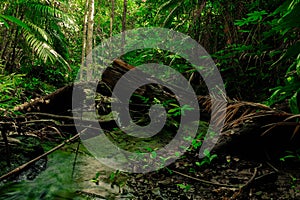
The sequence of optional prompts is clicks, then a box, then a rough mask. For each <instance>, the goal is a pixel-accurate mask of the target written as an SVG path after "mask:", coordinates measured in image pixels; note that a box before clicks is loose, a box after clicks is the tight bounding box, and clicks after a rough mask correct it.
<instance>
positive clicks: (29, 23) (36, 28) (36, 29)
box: [26, 21, 52, 44]
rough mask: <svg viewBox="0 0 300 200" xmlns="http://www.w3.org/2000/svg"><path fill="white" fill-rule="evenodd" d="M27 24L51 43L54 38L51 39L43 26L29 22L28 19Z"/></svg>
mask: <svg viewBox="0 0 300 200" xmlns="http://www.w3.org/2000/svg"><path fill="white" fill-rule="evenodd" d="M26 24H27V25H28V26H30V28H31V29H32V30H34V31H35V32H37V33H38V35H40V36H41V37H42V38H43V39H44V40H45V41H47V42H48V43H50V44H51V43H52V39H51V37H50V35H49V34H48V33H47V32H46V31H45V30H44V29H42V28H41V27H39V26H37V25H35V24H34V23H31V22H28V21H26Z"/></svg>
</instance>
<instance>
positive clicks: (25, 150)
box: [0, 137, 300, 200]
mask: <svg viewBox="0 0 300 200" xmlns="http://www.w3.org/2000/svg"><path fill="white" fill-rule="evenodd" d="M16 139H18V140H19V141H16V142H17V144H18V145H14V148H12V149H11V150H12V155H11V156H15V157H12V158H14V159H12V163H11V167H10V168H9V169H8V168H7V169H5V171H6V172H7V171H8V170H10V169H11V168H14V167H16V166H18V165H20V164H21V163H20V162H21V160H23V162H25V161H28V160H30V159H32V156H34V157H36V155H39V154H41V153H43V151H42V150H41V146H40V144H39V143H38V142H37V141H36V139H35V138H30V139H28V138H25V137H24V138H23V137H21V138H16ZM28 140H30V141H28ZM18 142H20V143H18ZM20 144H24V145H25V144H30V148H29V147H28V146H22V145H20ZM76 149H77V145H76V144H72V145H68V146H66V147H64V148H62V149H61V150H59V151H57V152H55V153H54V154H51V155H49V156H48V161H47V159H46V160H41V161H38V162H37V163H36V164H34V165H32V166H30V167H29V168H28V169H27V170H25V171H24V172H22V173H21V174H19V175H18V176H14V177H11V178H10V181H13V182H14V183H15V185H7V187H5V185H4V189H5V188H6V189H8V190H7V192H5V190H4V189H3V190H2V191H1V192H0V199H1V198H2V197H5V199H22V198H24V197H25V196H24V195H25V194H27V195H28V198H29V197H30V198H32V199H39V198H40V197H43V199H55V198H58V199H149V200H150V199H151V200H152V199H166V200H168V199H197V200H198V199H199V200H201V199H205V200H207V199H208V200H210V199H212V200H213V199H222V200H226V199H240V200H244V199H250V200H256V199H276V200H277V199H286V200H290V199H300V162H299V159H294V160H293V159H286V161H284V162H283V161H280V159H279V158H280V157H282V156H278V158H273V159H272V160H268V159H267V158H266V157H265V156H260V157H257V158H256V157H255V156H254V157H251V158H249V157H246V156H244V155H239V154H225V153H224V154H218V155H217V157H216V158H215V159H213V160H212V161H211V162H210V163H209V162H206V163H204V164H203V163H202V165H201V162H202V161H203V159H202V160H201V159H199V157H198V151H197V150H191V151H187V152H186V153H185V154H184V155H183V156H182V158H181V159H178V160H177V161H176V162H174V163H172V164H171V165H169V166H167V167H165V168H163V169H159V170H157V171H153V172H150V173H146V174H129V173H123V172H121V173H117V172H116V171H114V170H113V169H109V168H107V167H105V166H104V165H102V164H101V163H99V162H98V161H97V160H96V159H94V158H93V157H92V156H91V155H90V154H89V153H88V152H87V151H86V150H85V149H84V148H82V147H80V149H79V151H77V154H78V155H77V160H74V159H75V155H76ZM2 153H3V152H2ZM2 155H4V153H3V154H2ZM1 161H2V164H3V165H5V159H4V157H3V159H1ZM74 162H75V163H76V165H74ZM1 169H2V170H4V168H1ZM3 172H4V171H2V173H3ZM112 175H113V176H112ZM16 184H18V185H16ZM2 186H3V185H2ZM11 195H12V196H11ZM10 197H11V198H10Z"/></svg>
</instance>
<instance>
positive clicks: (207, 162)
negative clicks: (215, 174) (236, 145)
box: [195, 149, 218, 167]
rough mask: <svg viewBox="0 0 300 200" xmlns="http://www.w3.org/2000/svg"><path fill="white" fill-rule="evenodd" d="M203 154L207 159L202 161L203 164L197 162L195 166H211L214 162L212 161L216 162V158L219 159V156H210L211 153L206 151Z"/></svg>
mask: <svg viewBox="0 0 300 200" xmlns="http://www.w3.org/2000/svg"><path fill="white" fill-rule="evenodd" d="M203 154H204V155H205V157H204V158H203V159H202V161H201V162H195V164H196V165H197V166H199V167H201V166H203V165H205V164H210V163H211V162H212V160H214V159H215V158H217V157H218V156H217V154H210V151H209V150H207V149H205V150H204V152H203Z"/></svg>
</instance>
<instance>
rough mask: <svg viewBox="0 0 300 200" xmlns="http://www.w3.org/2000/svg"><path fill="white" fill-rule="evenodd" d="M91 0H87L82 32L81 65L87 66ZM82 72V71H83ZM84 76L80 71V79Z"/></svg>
mask: <svg viewBox="0 0 300 200" xmlns="http://www.w3.org/2000/svg"><path fill="white" fill-rule="evenodd" d="M88 8H89V0H86V1H85V10H84V19H83V33H82V52H81V67H82V70H83V68H84V67H85V64H84V61H85V56H86V37H87V21H88ZM81 72H82V71H81ZM82 78H83V73H80V79H82Z"/></svg>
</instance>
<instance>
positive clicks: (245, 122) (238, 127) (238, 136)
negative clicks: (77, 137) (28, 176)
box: [15, 59, 300, 152]
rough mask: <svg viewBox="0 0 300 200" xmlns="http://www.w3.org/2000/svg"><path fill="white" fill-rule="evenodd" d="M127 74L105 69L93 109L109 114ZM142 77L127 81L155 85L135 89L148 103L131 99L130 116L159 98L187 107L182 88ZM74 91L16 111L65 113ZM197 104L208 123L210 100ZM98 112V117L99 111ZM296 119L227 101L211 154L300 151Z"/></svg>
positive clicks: (117, 65) (120, 64) (116, 67)
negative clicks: (222, 121) (114, 91)
mask: <svg viewBox="0 0 300 200" xmlns="http://www.w3.org/2000/svg"><path fill="white" fill-rule="evenodd" d="M129 70H138V69H137V68H135V67H134V66H131V65H129V64H127V63H125V62H124V61H122V60H120V59H116V60H114V62H113V64H112V66H110V67H108V68H107V69H106V70H105V72H104V73H103V75H102V80H101V81H100V82H99V83H98V87H97V89H96V91H97V92H98V93H100V94H101V95H103V96H104V99H106V100H105V101H103V100H100V101H97V102H96V105H94V106H96V107H97V108H98V109H99V108H101V109H103V112H102V113H106V114H108V113H109V112H110V110H109V108H108V109H107V110H105V109H106V107H109V104H110V103H111V101H112V99H110V98H111V95H112V91H113V89H114V87H115V85H116V83H117V82H118V80H119V79H120V78H121V77H122V76H123V75H124V74H125V73H127V72H128V71H129ZM144 75H145V76H144ZM144 75H143V77H138V76H132V77H130V78H131V79H130V80H128V81H129V82H132V83H143V81H144V79H149V80H155V81H156V82H157V83H158V84H148V85H143V86H142V87H140V88H138V89H136V88H134V89H136V90H135V94H137V95H140V96H142V97H147V98H148V99H149V101H148V102H147V103H146V104H145V103H144V102H141V100H140V99H138V98H135V97H132V101H131V104H130V105H129V109H130V111H131V112H132V113H133V115H135V116H137V117H145V115H147V111H148V109H149V107H150V106H151V105H152V104H153V101H154V98H158V99H159V100H160V101H161V102H164V101H167V100H170V99H177V100H178V101H179V100H180V101H182V102H185V103H187V104H189V103H190V100H189V99H186V98H185V95H184V94H185V91H186V90H185V88H180V87H178V86H176V85H172V84H169V85H161V84H160V82H159V81H158V80H156V79H155V78H154V77H151V76H150V75H147V74H144ZM133 85H134V84H133ZM73 87H74V85H68V86H65V87H63V88H61V89H59V90H57V91H56V92H54V93H52V94H50V95H47V96H45V97H43V98H39V99H37V100H34V101H33V102H30V103H27V104H26V103H25V104H23V105H21V106H18V107H16V108H15V109H16V110H19V111H23V112H28V111H39V112H44V113H54V114H61V113H66V112H67V111H68V110H69V109H71V105H72V103H71V100H72V99H71V98H72V90H73ZM76 87H77V86H76ZM128 87H130V84H128V85H124V87H123V88H122V89H123V90H124V91H126V90H128V89H129V88H128ZM78 89H79V90H80V91H81V92H82V94H83V95H82V96H83V97H84V95H85V93H84V85H81V87H78ZM173 90H179V91H181V92H182V95H181V96H179V97H178V96H176V95H175V94H173V92H172V91H173ZM178 98H179V99H178ZM107 99H108V100H107ZM79 102H81V101H79ZM123 103H125V102H120V105H121V106H122V104H123ZM198 103H199V107H200V111H197V112H201V114H200V116H201V120H207V121H209V119H210V117H211V116H210V112H211V111H210V108H211V98H210V97H209V96H198ZM79 104H80V103H79ZM78 106H80V105H78ZM98 111H99V113H101V112H100V110H98ZM203 116H205V117H203ZM299 118H300V116H295V115H292V114H290V113H287V112H283V111H279V110H275V109H272V108H270V107H267V106H265V105H263V104H259V103H253V102H244V101H232V100H228V106H227V114H226V119H225V126H224V128H223V132H222V134H221V137H220V139H219V141H218V143H217V145H216V146H215V148H214V151H227V150H228V151H242V150H245V151H249V152H253V151H255V150H256V149H257V151H258V152H261V151H262V149H263V150H265V149H266V150H269V151H278V150H282V149H285V148H289V147H292V148H300V135H299V129H300V124H299V122H298V120H299ZM114 125H116V124H115V123H112V122H111V121H109V125H108V126H107V127H108V128H109V126H114Z"/></svg>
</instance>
